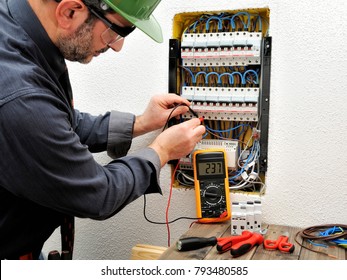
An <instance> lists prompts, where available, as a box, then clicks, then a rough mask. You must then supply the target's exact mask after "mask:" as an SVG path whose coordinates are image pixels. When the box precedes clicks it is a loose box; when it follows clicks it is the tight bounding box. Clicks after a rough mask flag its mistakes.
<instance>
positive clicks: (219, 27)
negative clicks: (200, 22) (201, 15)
mask: <svg viewBox="0 0 347 280" xmlns="http://www.w3.org/2000/svg"><path fill="white" fill-rule="evenodd" d="M213 19H216V20H218V31H220V30H222V21H221V19H220V18H219V17H216V16H212V17H210V18H209V19H208V20H207V22H206V31H208V30H209V29H210V21H211V20H213Z"/></svg>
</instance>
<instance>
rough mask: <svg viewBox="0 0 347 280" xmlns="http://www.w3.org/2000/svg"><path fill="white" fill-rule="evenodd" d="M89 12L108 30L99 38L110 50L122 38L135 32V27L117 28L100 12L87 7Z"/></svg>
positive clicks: (117, 26)
mask: <svg viewBox="0 0 347 280" xmlns="http://www.w3.org/2000/svg"><path fill="white" fill-rule="evenodd" d="M87 7H88V9H89V11H90V12H91V13H92V14H93V15H94V16H96V17H97V18H98V19H100V20H101V21H102V22H103V23H104V24H105V25H106V26H107V27H108V28H107V29H106V30H105V31H104V32H103V33H102V34H101V38H102V40H103V42H104V44H105V45H107V46H109V47H111V48H112V45H114V44H115V43H117V42H119V41H120V40H123V39H124V37H126V36H128V35H129V34H130V33H131V32H133V31H134V30H135V28H136V27H135V26H125V27H122V26H119V25H117V24H115V23H113V22H111V21H110V20H109V19H107V18H106V17H105V16H104V15H103V14H102V13H101V12H99V11H97V10H95V9H93V8H92V7H90V6H87Z"/></svg>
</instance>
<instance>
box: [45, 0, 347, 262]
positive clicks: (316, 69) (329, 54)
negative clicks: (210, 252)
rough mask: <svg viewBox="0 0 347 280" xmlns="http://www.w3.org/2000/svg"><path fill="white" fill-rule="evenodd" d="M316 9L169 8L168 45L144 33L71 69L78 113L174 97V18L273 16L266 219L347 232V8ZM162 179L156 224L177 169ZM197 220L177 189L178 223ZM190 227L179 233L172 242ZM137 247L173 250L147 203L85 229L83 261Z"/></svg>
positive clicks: (78, 254) (188, 195)
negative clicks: (170, 75)
mask: <svg viewBox="0 0 347 280" xmlns="http://www.w3.org/2000/svg"><path fill="white" fill-rule="evenodd" d="M312 2H313V1H298V0H291V1H289V0H284V1H283V0H282V1H279V0H276V1H270V0H268V1H265V0H258V1H257V0H253V1H251V0H243V1H233V0H229V1H228V0H218V1H212V0H194V1H191V0H188V1H187V0H171V1H162V3H161V4H160V5H159V6H158V8H157V10H156V12H155V15H156V17H157V19H158V21H159V22H160V23H161V25H162V29H163V33H164V40H165V41H164V43H163V44H156V43H155V42H152V41H151V40H150V39H149V38H148V37H146V36H145V35H144V34H142V33H141V32H140V31H138V30H137V31H135V32H134V34H132V35H131V36H129V38H127V39H126V42H125V45H124V48H123V50H122V51H121V52H120V53H114V52H111V51H109V52H107V53H106V54H104V55H103V56H100V57H98V58H96V59H94V61H92V62H91V63H90V64H89V65H87V66H86V65H80V64H77V63H69V67H70V75H71V80H72V84H73V89H74V97H75V104H76V107H77V108H78V109H80V110H83V111H89V112H91V113H94V114H100V113H103V112H104V111H106V110H109V109H116V110H122V111H130V112H133V113H135V114H140V113H141V112H142V111H143V110H144V108H145V105H146V104H147V102H148V100H149V99H150V97H151V96H152V95H153V94H156V93H166V92H167V72H168V70H167V69H168V40H169V39H170V37H171V32H172V29H171V26H172V18H173V16H174V15H175V14H176V13H180V12H184V11H197V10H200V11H213V10H223V9H229V10H233V9H243V8H258V7H269V8H270V27H271V30H270V35H271V36H272V37H273V46H272V73H271V102H270V131H269V155H268V156H269V157H268V161H269V165H268V172H267V176H266V182H267V191H266V195H265V196H264V197H263V219H264V221H265V222H267V223H275V224H286V225H291V226H300V227H307V226H311V225H318V224H324V223H345V224H346V223H347V176H346V167H347V160H346V158H347V157H346V154H347V145H346V144H345V139H346V138H347V129H346V122H345V118H346V104H347V87H346V79H347V74H346V69H345V65H346V62H347V61H346V60H347V55H346V54H347V44H346V41H347V29H346V28H345V24H346V19H345V16H346V14H345V11H346V10H347V9H346V8H347V4H346V1H345V0H333V1H328V0H317V1H314V4H313V5H312ZM198 5H199V6H198ZM155 134H156V133H152V134H151V135H148V136H146V137H142V138H138V139H135V141H134V143H133V145H132V150H138V149H140V148H141V147H143V146H145V145H146V144H148V143H150V141H151V139H153V137H155ZM95 157H96V159H97V160H98V161H99V162H100V163H102V164H105V163H107V162H108V161H109V158H108V157H107V156H106V155H105V154H98V155H95ZM160 177H161V186H162V188H163V193H164V195H163V196H160V195H150V196H148V197H147V211H146V212H147V215H148V217H150V219H152V220H155V221H164V220H165V208H166V203H167V196H168V192H169V184H170V169H169V167H167V166H166V167H164V168H163V170H162V172H161V176H160ZM232 199H233V200H235V199H247V198H245V197H239V196H238V197H235V196H233V197H232ZM194 214H195V201H194V195H193V192H192V191H186V190H174V191H173V196H172V202H171V208H170V217H171V218H172V219H173V218H176V217H179V216H194ZM190 222H191V221H187V220H181V221H179V222H177V223H174V224H172V225H171V227H170V228H171V242H174V241H175V240H176V239H177V238H178V237H179V236H180V234H182V233H183V232H184V231H186V230H187V229H188V227H189V224H190ZM59 238H60V236H59V234H58V232H55V234H54V235H53V236H52V237H51V238H50V240H49V241H48V242H47V243H46V245H45V248H44V250H45V253H47V252H48V251H49V250H52V249H56V248H59V247H60V242H59ZM136 243H149V244H156V245H162V246H166V245H167V231H166V227H165V225H153V224H150V223H148V222H147V221H146V220H145V219H144V217H143V198H139V199H138V200H137V201H135V202H134V203H132V204H131V205H129V206H127V207H126V208H125V209H124V210H123V211H122V212H121V213H119V214H118V215H117V216H115V217H113V218H111V219H109V220H107V221H103V222H97V221H92V220H88V219H85V220H81V219H78V220H77V226H76V245H75V250H76V251H75V258H76V259H129V257H130V251H131V248H132V246H134V245H135V244H136Z"/></svg>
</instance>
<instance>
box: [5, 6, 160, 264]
mask: <svg viewBox="0 0 347 280" xmlns="http://www.w3.org/2000/svg"><path fill="white" fill-rule="evenodd" d="M0 26H1V28H0V258H1V259H4V258H16V257H18V256H20V255H23V254H26V253H28V252H34V253H38V252H39V251H40V250H41V248H42V246H43V244H44V242H45V241H46V240H47V239H48V238H49V236H50V235H51V234H52V232H53V231H54V230H55V229H56V228H57V227H58V226H59V225H60V223H61V219H62V216H63V215H65V214H68V215H72V216H77V217H83V218H92V219H100V220H103V219H106V218H108V217H111V216H112V215H114V214H115V213H117V212H118V211H120V210H121V209H122V208H123V207H124V206H125V205H127V204H128V203H130V202H131V201H133V200H135V199H136V198H138V197H139V196H141V195H142V194H144V193H153V192H161V190H160V187H159V185H158V174H159V169H160V160H159V157H158V155H157V154H156V152H155V151H154V150H152V149H150V148H145V149H143V150H141V151H138V152H137V153H136V154H134V155H132V156H126V154H127V152H128V150H129V148H130V146H131V141H132V132H133V124H134V120H135V117H134V115H132V114H128V113H122V112H116V111H112V112H108V113H106V114H105V115H100V116H92V115H90V114H87V113H81V112H79V111H77V110H75V109H73V107H72V104H71V103H72V93H71V86H70V82H69V79H68V73H67V70H66V64H65V61H64V58H63V57H62V55H61V54H60V52H59V50H58V49H57V48H56V47H55V46H54V45H53V44H52V42H51V41H50V39H49V37H48V35H47V33H46V32H45V30H44V29H43V27H42V25H41V24H40V22H39V20H38V19H37V17H36V15H35V14H34V13H33V11H32V9H31V8H30V6H29V5H28V3H27V1H26V0H0ZM101 151H107V152H108V154H109V155H111V156H112V157H113V158H116V159H114V160H113V161H111V162H110V163H109V164H107V165H105V166H102V165H100V164H98V163H97V162H96V161H95V160H94V158H93V156H92V153H93V152H101Z"/></svg>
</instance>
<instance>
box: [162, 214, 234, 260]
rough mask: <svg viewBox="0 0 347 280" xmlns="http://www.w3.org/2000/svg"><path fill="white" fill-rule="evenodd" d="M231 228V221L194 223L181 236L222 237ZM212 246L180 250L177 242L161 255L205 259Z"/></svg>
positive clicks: (163, 257) (168, 257) (173, 258)
mask: <svg viewBox="0 0 347 280" xmlns="http://www.w3.org/2000/svg"><path fill="white" fill-rule="evenodd" d="M228 227H229V230H230V221H227V222H224V223H218V224H200V223H195V224H193V225H192V226H191V227H190V229H189V230H188V231H187V232H186V233H185V234H183V235H182V236H181V237H180V238H185V237H192V236H196V237H212V236H216V237H220V236H222V235H223V234H224V232H225V231H226V230H227V229H228ZM211 249H212V246H209V247H205V248H201V249H197V250H192V251H186V252H180V251H178V250H177V249H176V242H175V243H174V244H173V245H171V246H170V248H169V249H167V250H166V251H165V252H164V253H163V254H162V255H161V256H160V258H159V259H160V260H203V259H204V258H205V257H206V255H207V254H208V253H209V252H210V251H211Z"/></svg>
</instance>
